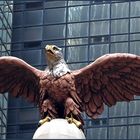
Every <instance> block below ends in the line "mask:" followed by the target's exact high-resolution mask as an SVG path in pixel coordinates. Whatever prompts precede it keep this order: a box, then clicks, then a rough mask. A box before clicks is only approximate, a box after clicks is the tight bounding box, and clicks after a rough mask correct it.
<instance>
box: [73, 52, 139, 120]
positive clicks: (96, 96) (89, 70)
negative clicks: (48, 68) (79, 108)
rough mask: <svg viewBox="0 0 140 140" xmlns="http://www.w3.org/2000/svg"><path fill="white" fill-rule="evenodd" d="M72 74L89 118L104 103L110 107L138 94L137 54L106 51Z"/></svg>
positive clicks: (94, 116) (100, 110)
mask: <svg viewBox="0 0 140 140" xmlns="http://www.w3.org/2000/svg"><path fill="white" fill-rule="evenodd" d="M73 74H74V76H75V84H76V88H77V93H78V95H79V97H80V98H81V99H82V102H83V110H84V111H85V112H86V113H87V114H88V116H90V117H92V118H96V117H97V116H98V115H99V114H101V113H102V112H103V110H104V104H106V105H108V106H109V107H110V106H112V105H115V104H116V102H117V101H131V100H133V99H134V95H140V56H136V55H133V54H127V53H115V54H107V55H104V56H102V57H100V58H98V59H97V60H95V61H94V62H93V63H91V64H90V65H88V66H86V67H84V68H82V69H80V70H77V71H74V72H73Z"/></svg>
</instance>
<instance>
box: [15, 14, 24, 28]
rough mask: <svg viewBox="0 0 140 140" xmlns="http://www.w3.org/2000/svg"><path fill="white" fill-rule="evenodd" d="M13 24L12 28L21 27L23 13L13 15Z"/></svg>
mask: <svg viewBox="0 0 140 140" xmlns="http://www.w3.org/2000/svg"><path fill="white" fill-rule="evenodd" d="M17 19H18V20H17ZM13 23H14V24H13V25H14V27H16V26H22V24H23V12H14V14H13Z"/></svg>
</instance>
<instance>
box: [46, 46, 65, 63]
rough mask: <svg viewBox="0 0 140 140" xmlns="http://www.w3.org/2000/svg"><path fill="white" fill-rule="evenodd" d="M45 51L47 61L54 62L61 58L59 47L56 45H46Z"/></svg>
mask: <svg viewBox="0 0 140 140" xmlns="http://www.w3.org/2000/svg"><path fill="white" fill-rule="evenodd" d="M45 53H46V56H47V61H48V62H49V63H55V62H57V61H59V60H60V59H62V58H63V55H62V53H61V48H59V47H57V46H56V45H46V47H45Z"/></svg>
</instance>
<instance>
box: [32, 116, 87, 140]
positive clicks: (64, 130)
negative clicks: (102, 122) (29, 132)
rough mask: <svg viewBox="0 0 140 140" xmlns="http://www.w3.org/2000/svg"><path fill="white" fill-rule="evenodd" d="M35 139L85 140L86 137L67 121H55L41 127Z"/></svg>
mask: <svg viewBox="0 0 140 140" xmlns="http://www.w3.org/2000/svg"><path fill="white" fill-rule="evenodd" d="M33 139H85V135H84V133H83V131H82V130H80V129H79V128H77V127H76V126H75V124H73V123H72V124H69V123H68V122H67V120H66V119H53V120H51V121H50V122H46V123H44V124H43V125H42V126H40V127H39V128H38V129H37V130H36V131H35V133H34V136H33Z"/></svg>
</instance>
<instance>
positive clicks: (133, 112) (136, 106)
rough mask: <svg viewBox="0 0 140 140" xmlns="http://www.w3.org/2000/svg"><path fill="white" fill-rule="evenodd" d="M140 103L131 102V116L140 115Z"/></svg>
mask: <svg viewBox="0 0 140 140" xmlns="http://www.w3.org/2000/svg"><path fill="white" fill-rule="evenodd" d="M139 106H140V101H131V102H130V103H129V115H131V116H134V115H140V109H139Z"/></svg>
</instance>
